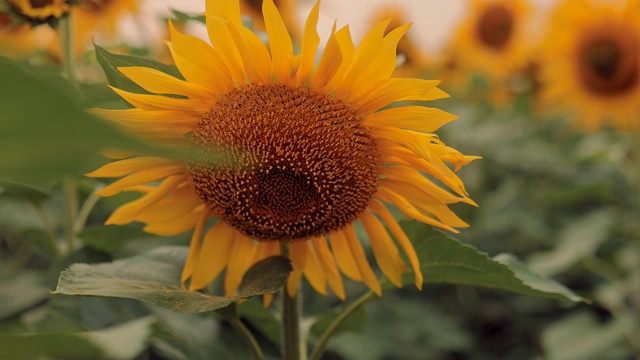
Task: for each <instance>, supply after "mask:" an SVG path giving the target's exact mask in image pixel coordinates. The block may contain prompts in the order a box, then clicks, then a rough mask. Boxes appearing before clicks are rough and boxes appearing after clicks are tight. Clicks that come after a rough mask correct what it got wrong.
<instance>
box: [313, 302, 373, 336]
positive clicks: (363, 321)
mask: <svg viewBox="0 0 640 360" xmlns="http://www.w3.org/2000/svg"><path fill="white" fill-rule="evenodd" d="M340 313H341V311H339V310H336V311H333V312H331V313H327V314H323V315H322V316H320V317H319V318H318V319H317V320H316V322H314V323H313V325H311V329H310V330H309V334H311V335H312V336H313V337H315V338H316V339H317V338H319V337H320V336H321V335H322V334H324V332H325V331H326V330H327V328H328V327H329V325H331V323H332V322H333V321H334V320H335V319H336V318H337V317H338V316H339V315H340ZM366 328H367V312H366V311H365V310H364V308H359V309H358V310H356V311H355V312H354V313H353V314H351V315H350V316H349V317H348V318H347V320H345V322H344V323H343V324H342V325H340V327H339V328H338V329H336V331H335V333H334V336H335V334H340V333H345V332H356V333H361V332H363V331H365V330H366Z"/></svg>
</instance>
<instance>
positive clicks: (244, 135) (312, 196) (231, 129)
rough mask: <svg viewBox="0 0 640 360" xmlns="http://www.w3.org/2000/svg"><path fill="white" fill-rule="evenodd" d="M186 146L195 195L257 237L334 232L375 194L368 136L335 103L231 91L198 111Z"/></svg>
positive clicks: (375, 157) (289, 91)
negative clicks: (189, 149) (190, 148)
mask: <svg viewBox="0 0 640 360" xmlns="http://www.w3.org/2000/svg"><path fill="white" fill-rule="evenodd" d="M192 140H193V157H192V159H191V161H190V163H189V165H188V166H189V173H190V176H191V180H192V182H193V185H194V187H195V189H196V192H197V193H198V195H199V196H200V197H201V198H202V200H203V201H204V202H205V203H206V204H207V205H208V206H209V208H210V209H211V210H212V211H213V212H214V213H215V214H216V215H217V216H218V217H219V218H221V219H223V220H225V221H227V222H229V223H230V224H231V225H232V226H233V227H234V228H236V229H237V230H239V231H241V232H242V233H244V234H245V235H248V236H250V237H253V238H255V239H258V240H261V241H274V240H278V241H295V240H303V239H307V238H309V237H313V236H319V235H322V234H326V233H328V232H330V231H333V230H337V229H340V228H341V227H343V226H344V225H346V224H348V223H350V222H351V221H353V220H354V219H355V218H356V216H357V215H358V214H360V213H361V212H362V211H364V210H365V209H366V208H367V206H368V204H369V201H370V199H371V196H372V195H373V194H374V192H375V191H376V189H377V184H378V177H379V173H380V167H381V165H380V155H379V152H378V149H377V147H376V143H375V141H374V139H373V138H372V137H371V136H370V135H369V131H368V130H367V129H366V128H364V127H363V126H362V121H361V120H360V119H359V118H358V116H357V114H356V113H355V112H354V111H353V110H352V109H350V108H349V107H348V106H347V105H345V104H344V103H343V102H342V101H340V100H337V99H333V98H331V97H329V96H327V95H324V94H320V93H316V92H314V91H311V90H309V89H305V88H289V87H287V86H284V85H280V84H270V85H255V84H253V85H247V86H243V87H240V88H237V89H235V90H234V91H232V92H230V93H228V94H226V95H225V96H224V97H222V98H221V99H220V100H219V102H218V103H217V104H215V105H214V106H213V107H212V108H211V110H209V111H208V112H207V113H206V114H204V116H203V119H202V120H201V121H200V123H199V124H198V126H197V127H196V129H195V130H194V131H193V134H192ZM220 150H223V151H222V155H220V154H221V152H220ZM211 159H215V160H211Z"/></svg>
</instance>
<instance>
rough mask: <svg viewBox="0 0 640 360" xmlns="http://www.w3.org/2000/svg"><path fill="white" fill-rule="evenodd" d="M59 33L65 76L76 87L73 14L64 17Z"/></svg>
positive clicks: (61, 20)
mask: <svg viewBox="0 0 640 360" xmlns="http://www.w3.org/2000/svg"><path fill="white" fill-rule="evenodd" d="M58 33H59V36H60V46H61V47H62V62H63V63H64V70H65V74H66V75H67V79H69V82H71V84H73V85H74V86H76V74H75V71H74V67H75V66H74V61H73V32H72V31H71V13H68V14H67V15H66V16H63V17H62V18H61V19H60V22H58Z"/></svg>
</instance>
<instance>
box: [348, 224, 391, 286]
mask: <svg viewBox="0 0 640 360" xmlns="http://www.w3.org/2000/svg"><path fill="white" fill-rule="evenodd" d="M344 233H345V237H346V239H347V243H348V244H349V249H351V255H352V256H353V260H355V263H356V266H358V270H359V271H360V274H361V275H362V281H363V282H364V283H365V284H366V285H367V286H368V287H369V289H371V290H373V292H374V293H376V294H377V295H378V296H381V295H382V288H381V287H380V283H379V282H378V278H377V277H376V274H375V273H374V272H373V270H372V269H371V266H370V265H369V262H368V261H367V256H366V255H365V253H364V250H363V249H362V245H360V241H358V236H357V235H356V231H355V229H354V228H353V225H352V224H347V226H345V229H344Z"/></svg>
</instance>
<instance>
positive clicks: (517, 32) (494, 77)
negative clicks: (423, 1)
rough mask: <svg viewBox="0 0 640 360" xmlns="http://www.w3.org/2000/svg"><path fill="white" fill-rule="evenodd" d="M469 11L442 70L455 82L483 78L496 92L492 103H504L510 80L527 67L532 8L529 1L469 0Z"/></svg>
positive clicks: (444, 60)
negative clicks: (454, 79)
mask: <svg viewBox="0 0 640 360" xmlns="http://www.w3.org/2000/svg"><path fill="white" fill-rule="evenodd" d="M468 9H469V10H468V13H467V15H466V17H465V18H464V19H463V21H462V22H461V23H460V25H459V26H458V28H457V29H456V31H455V33H454V36H453V38H452V39H451V41H450V43H449V44H447V46H446V49H445V54H444V55H443V60H442V66H441V70H442V71H444V72H445V73H448V75H447V76H449V77H453V78H457V79H458V80H457V81H456V82H458V81H461V80H462V79H466V81H467V82H469V80H470V79H473V78H474V76H478V75H479V76H481V77H483V78H484V79H486V81H488V83H489V84H488V86H489V88H490V89H491V90H493V92H492V93H491V94H490V97H491V98H492V100H493V101H495V102H497V103H505V102H506V101H507V100H509V98H510V97H509V92H510V90H509V89H508V85H509V80H510V78H511V77H512V76H513V75H514V74H516V73H518V72H520V71H521V70H522V69H524V68H526V65H527V60H528V56H529V53H530V51H529V44H530V43H531V41H530V36H529V35H530V34H529V30H528V27H529V18H530V15H531V8H530V5H529V3H528V1H526V0H470V4H469V7H468ZM450 64H455V67H451V66H449V65H450ZM456 73H457V74H456ZM466 85H467V86H468V85H470V84H466Z"/></svg>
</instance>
